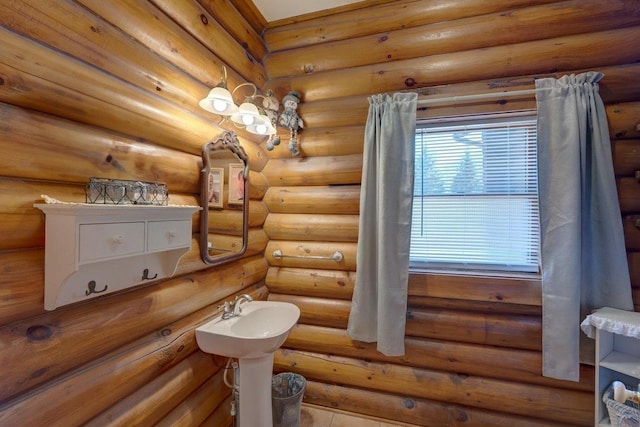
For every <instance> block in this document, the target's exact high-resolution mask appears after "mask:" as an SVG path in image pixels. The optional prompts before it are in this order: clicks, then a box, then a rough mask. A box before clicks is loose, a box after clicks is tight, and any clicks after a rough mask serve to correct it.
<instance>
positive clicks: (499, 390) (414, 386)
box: [274, 349, 593, 425]
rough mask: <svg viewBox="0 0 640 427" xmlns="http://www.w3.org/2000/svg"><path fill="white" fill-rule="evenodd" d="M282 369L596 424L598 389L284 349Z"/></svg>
mask: <svg viewBox="0 0 640 427" xmlns="http://www.w3.org/2000/svg"><path fill="white" fill-rule="evenodd" d="M274 366H275V369H276V370H277V371H283V370H294V371H295V372H297V373H299V374H301V375H303V376H305V377H306V378H308V379H310V380H312V381H323V382H327V383H334V384H338V385H344V386H351V387H358V388H364V389H368V390H372V391H379V392H386V393H393V394H398V395H401V396H407V397H416V398H421V399H427V400H433V401H439V402H447V403H450V404H458V405H464V406H471V407H475V408H478V409H484V410H489V411H493V412H497V413H506V414H513V415H520V416H524V417H530V418H534V419H545V420H550V421H556V422H564V423H577V424H579V425H590V423H591V422H592V421H593V394H592V393H591V392H583V391H577V390H567V389H562V388H552V387H547V386H540V385H533V384H522V383H515V382H510V381H504V380H495V379H488V378H483V377H475V376H467V375H455V374H451V373H446V372H441V371H432V370H428V369H422V368H415V367H408V366H401V365H395V364H392V363H378V362H366V361H363V360H362V359H360V358H346V357H339V356H331V357H329V356H326V355H321V354H316V353H308V352H299V351H294V350H284V349H280V350H278V351H276V353H275V362H274Z"/></svg>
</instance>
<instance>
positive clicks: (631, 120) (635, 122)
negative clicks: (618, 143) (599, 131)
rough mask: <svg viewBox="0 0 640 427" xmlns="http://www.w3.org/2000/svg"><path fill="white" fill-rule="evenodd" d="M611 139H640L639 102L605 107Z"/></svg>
mask: <svg viewBox="0 0 640 427" xmlns="http://www.w3.org/2000/svg"><path fill="white" fill-rule="evenodd" d="M606 111H607V119H608V121H609V134H610V135H611V138H612V139H637V138H640V102H627V103H624V104H612V105H607V106H606Z"/></svg>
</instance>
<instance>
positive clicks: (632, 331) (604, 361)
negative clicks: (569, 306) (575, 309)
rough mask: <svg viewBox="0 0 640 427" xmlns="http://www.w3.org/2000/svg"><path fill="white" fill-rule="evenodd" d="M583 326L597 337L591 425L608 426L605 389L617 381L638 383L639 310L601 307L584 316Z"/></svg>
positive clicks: (639, 349) (633, 384) (639, 367)
mask: <svg viewBox="0 0 640 427" xmlns="http://www.w3.org/2000/svg"><path fill="white" fill-rule="evenodd" d="M585 328H588V329H590V330H591V331H595V338H596V393H595V420H594V421H595V422H594V425H595V426H599V427H602V426H611V422H610V420H609V415H608V412H607V408H606V406H605V404H604V402H603V401H602V396H603V394H604V392H605V391H606V389H607V388H608V387H609V386H610V385H611V383H612V382H613V381H616V380H617V381H622V382H623V383H625V384H627V385H629V386H637V385H638V383H640V339H639V338H640V313H635V312H632V311H624V310H617V309H614V308H609V307H604V308H601V309H599V310H597V311H595V312H594V313H593V314H591V315H589V316H587V318H586V319H585V321H584V322H583V330H584V329H585ZM585 332H586V331H585ZM588 335H589V336H591V335H592V334H588Z"/></svg>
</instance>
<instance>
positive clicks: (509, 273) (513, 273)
mask: <svg viewBox="0 0 640 427" xmlns="http://www.w3.org/2000/svg"><path fill="white" fill-rule="evenodd" d="M536 120H537V111H535V110H524V111H518V112H508V113H498V114H478V115H466V116H460V117H444V118H430V119H423V120H419V121H418V122H417V123H416V132H415V135H416V138H417V137H418V131H419V130H420V129H422V128H426V127H429V126H436V127H453V126H465V125H484V124H492V123H502V122H510V121H533V122H534V123H535V121H536ZM536 143H537V138H536V139H534V141H533V144H536ZM414 170H415V168H414ZM414 182H415V181H414ZM536 185H537V174H536ZM414 195H415V192H414ZM453 197H455V196H453ZM536 199H537V202H538V206H539V194H538V193H537V191H536ZM412 206H413V202H412ZM539 226H540V224H539V220H538V235H537V240H538V257H537V269H536V271H532V270H528V271H526V270H522V269H521V270H518V269H513V270H510V269H507V268H496V269H493V268H490V265H489V264H473V263H469V264H470V265H471V267H464V268H463V267H462V265H464V263H428V262H426V263H425V262H420V261H415V260H412V259H410V260H409V272H410V273H412V274H416V273H425V274H448V275H461V276H494V277H504V278H516V279H517V278H524V279H528V278H534V279H535V278H540V277H541V274H542V273H541V259H540V244H541V242H540V238H541V236H540V229H539ZM412 231H413V225H412ZM476 267H477V268H476Z"/></svg>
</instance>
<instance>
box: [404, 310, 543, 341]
mask: <svg viewBox="0 0 640 427" xmlns="http://www.w3.org/2000/svg"><path fill="white" fill-rule="evenodd" d="M405 334H406V335H407V336H414V337H423V338H434V339H444V340H453V341H458V342H467V343H475V344H485V345H494V346H502V347H509V348H520V349H525V350H540V349H541V348H542V325H541V319H540V317H539V316H525V315H517V314H493V313H474V312H465V311H454V310H449V309H435V308H430V309H419V308H412V307H410V308H409V311H408V313H407V325H406V328H405Z"/></svg>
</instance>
